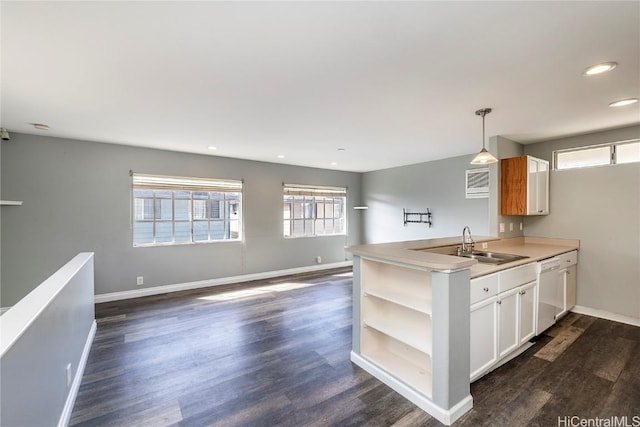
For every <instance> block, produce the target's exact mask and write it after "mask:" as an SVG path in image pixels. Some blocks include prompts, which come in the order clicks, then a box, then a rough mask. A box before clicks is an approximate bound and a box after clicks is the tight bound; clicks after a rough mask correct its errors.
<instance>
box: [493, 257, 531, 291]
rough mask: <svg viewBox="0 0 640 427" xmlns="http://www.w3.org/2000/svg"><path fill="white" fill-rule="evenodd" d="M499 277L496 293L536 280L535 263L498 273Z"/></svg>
mask: <svg viewBox="0 0 640 427" xmlns="http://www.w3.org/2000/svg"><path fill="white" fill-rule="evenodd" d="M498 274H499V276H500V280H499V286H498V292H504V291H508V290H509V289H513V288H516V287H518V286H520V285H524V284H525V283H529V282H533V281H534V280H536V263H534V262H532V263H530V264H525V265H521V266H519V267H514V268H510V269H509V270H505V271H501V272H500V273H498Z"/></svg>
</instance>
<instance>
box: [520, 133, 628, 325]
mask: <svg viewBox="0 0 640 427" xmlns="http://www.w3.org/2000/svg"><path fill="white" fill-rule="evenodd" d="M633 138H640V126H633V127H627V128H623V129H617V130H612V131H607V132H598V133H593V134H589V135H582V136H576V137H571V138H563V139H559V140H555V141H547V142H544V143H538V144H532V145H526V146H525V153H526V154H529V155H532V156H535V157H539V158H543V159H546V160H551V157H552V151H553V150H557V149H562V148H571V147H579V146H585V145H592V144H601V143H607V142H614V141H621V140H628V139H633ZM549 194H550V201H549V207H550V213H549V215H548V216H543V217H525V234H526V235H527V236H544V237H558V238H569V239H579V240H580V251H579V264H578V293H577V304H578V305H579V306H583V307H587V308H590V309H596V310H604V311H608V312H611V313H615V314H620V315H623V316H629V317H632V318H636V319H640V163H633V164H626V165H617V166H600V167H591V168H583V169H572V170H563V171H551V174H550V190H549Z"/></svg>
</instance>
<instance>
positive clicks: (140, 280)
mask: <svg viewBox="0 0 640 427" xmlns="http://www.w3.org/2000/svg"><path fill="white" fill-rule="evenodd" d="M136 285H138V286H140V285H144V277H143V276H138V277H137V279H136Z"/></svg>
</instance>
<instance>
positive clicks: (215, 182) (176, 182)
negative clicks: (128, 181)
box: [131, 173, 242, 193]
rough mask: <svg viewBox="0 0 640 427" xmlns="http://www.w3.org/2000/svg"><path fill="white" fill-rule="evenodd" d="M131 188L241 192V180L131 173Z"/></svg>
mask: <svg viewBox="0 0 640 427" xmlns="http://www.w3.org/2000/svg"><path fill="white" fill-rule="evenodd" d="M131 176H132V181H133V188H135V189H146V190H170V191H217V192H234V193H236V192H241V191H242V181H237V180H223V179H208V178H186V177H179V176H162V175H145V174H139V173H132V174H131Z"/></svg>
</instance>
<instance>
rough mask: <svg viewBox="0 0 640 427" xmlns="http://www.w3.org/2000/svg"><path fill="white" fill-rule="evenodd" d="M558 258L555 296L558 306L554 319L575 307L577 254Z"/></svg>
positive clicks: (575, 252) (571, 253) (574, 252)
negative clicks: (558, 268) (559, 266)
mask: <svg viewBox="0 0 640 427" xmlns="http://www.w3.org/2000/svg"><path fill="white" fill-rule="evenodd" d="M558 258H560V265H561V266H562V268H561V269H560V270H559V271H558V288H557V292H558V294H557V295H556V300H557V301H559V302H560V304H559V306H558V308H557V310H556V316H555V318H556V319H558V318H560V317H562V316H564V315H565V314H566V313H567V312H568V311H569V310H571V309H572V308H573V307H574V306H575V305H576V290H577V289H576V288H577V284H578V283H577V280H576V279H577V277H576V271H577V268H576V264H577V263H578V252H577V251H571V252H567V253H566V254H562V255H560V256H559V257H558Z"/></svg>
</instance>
